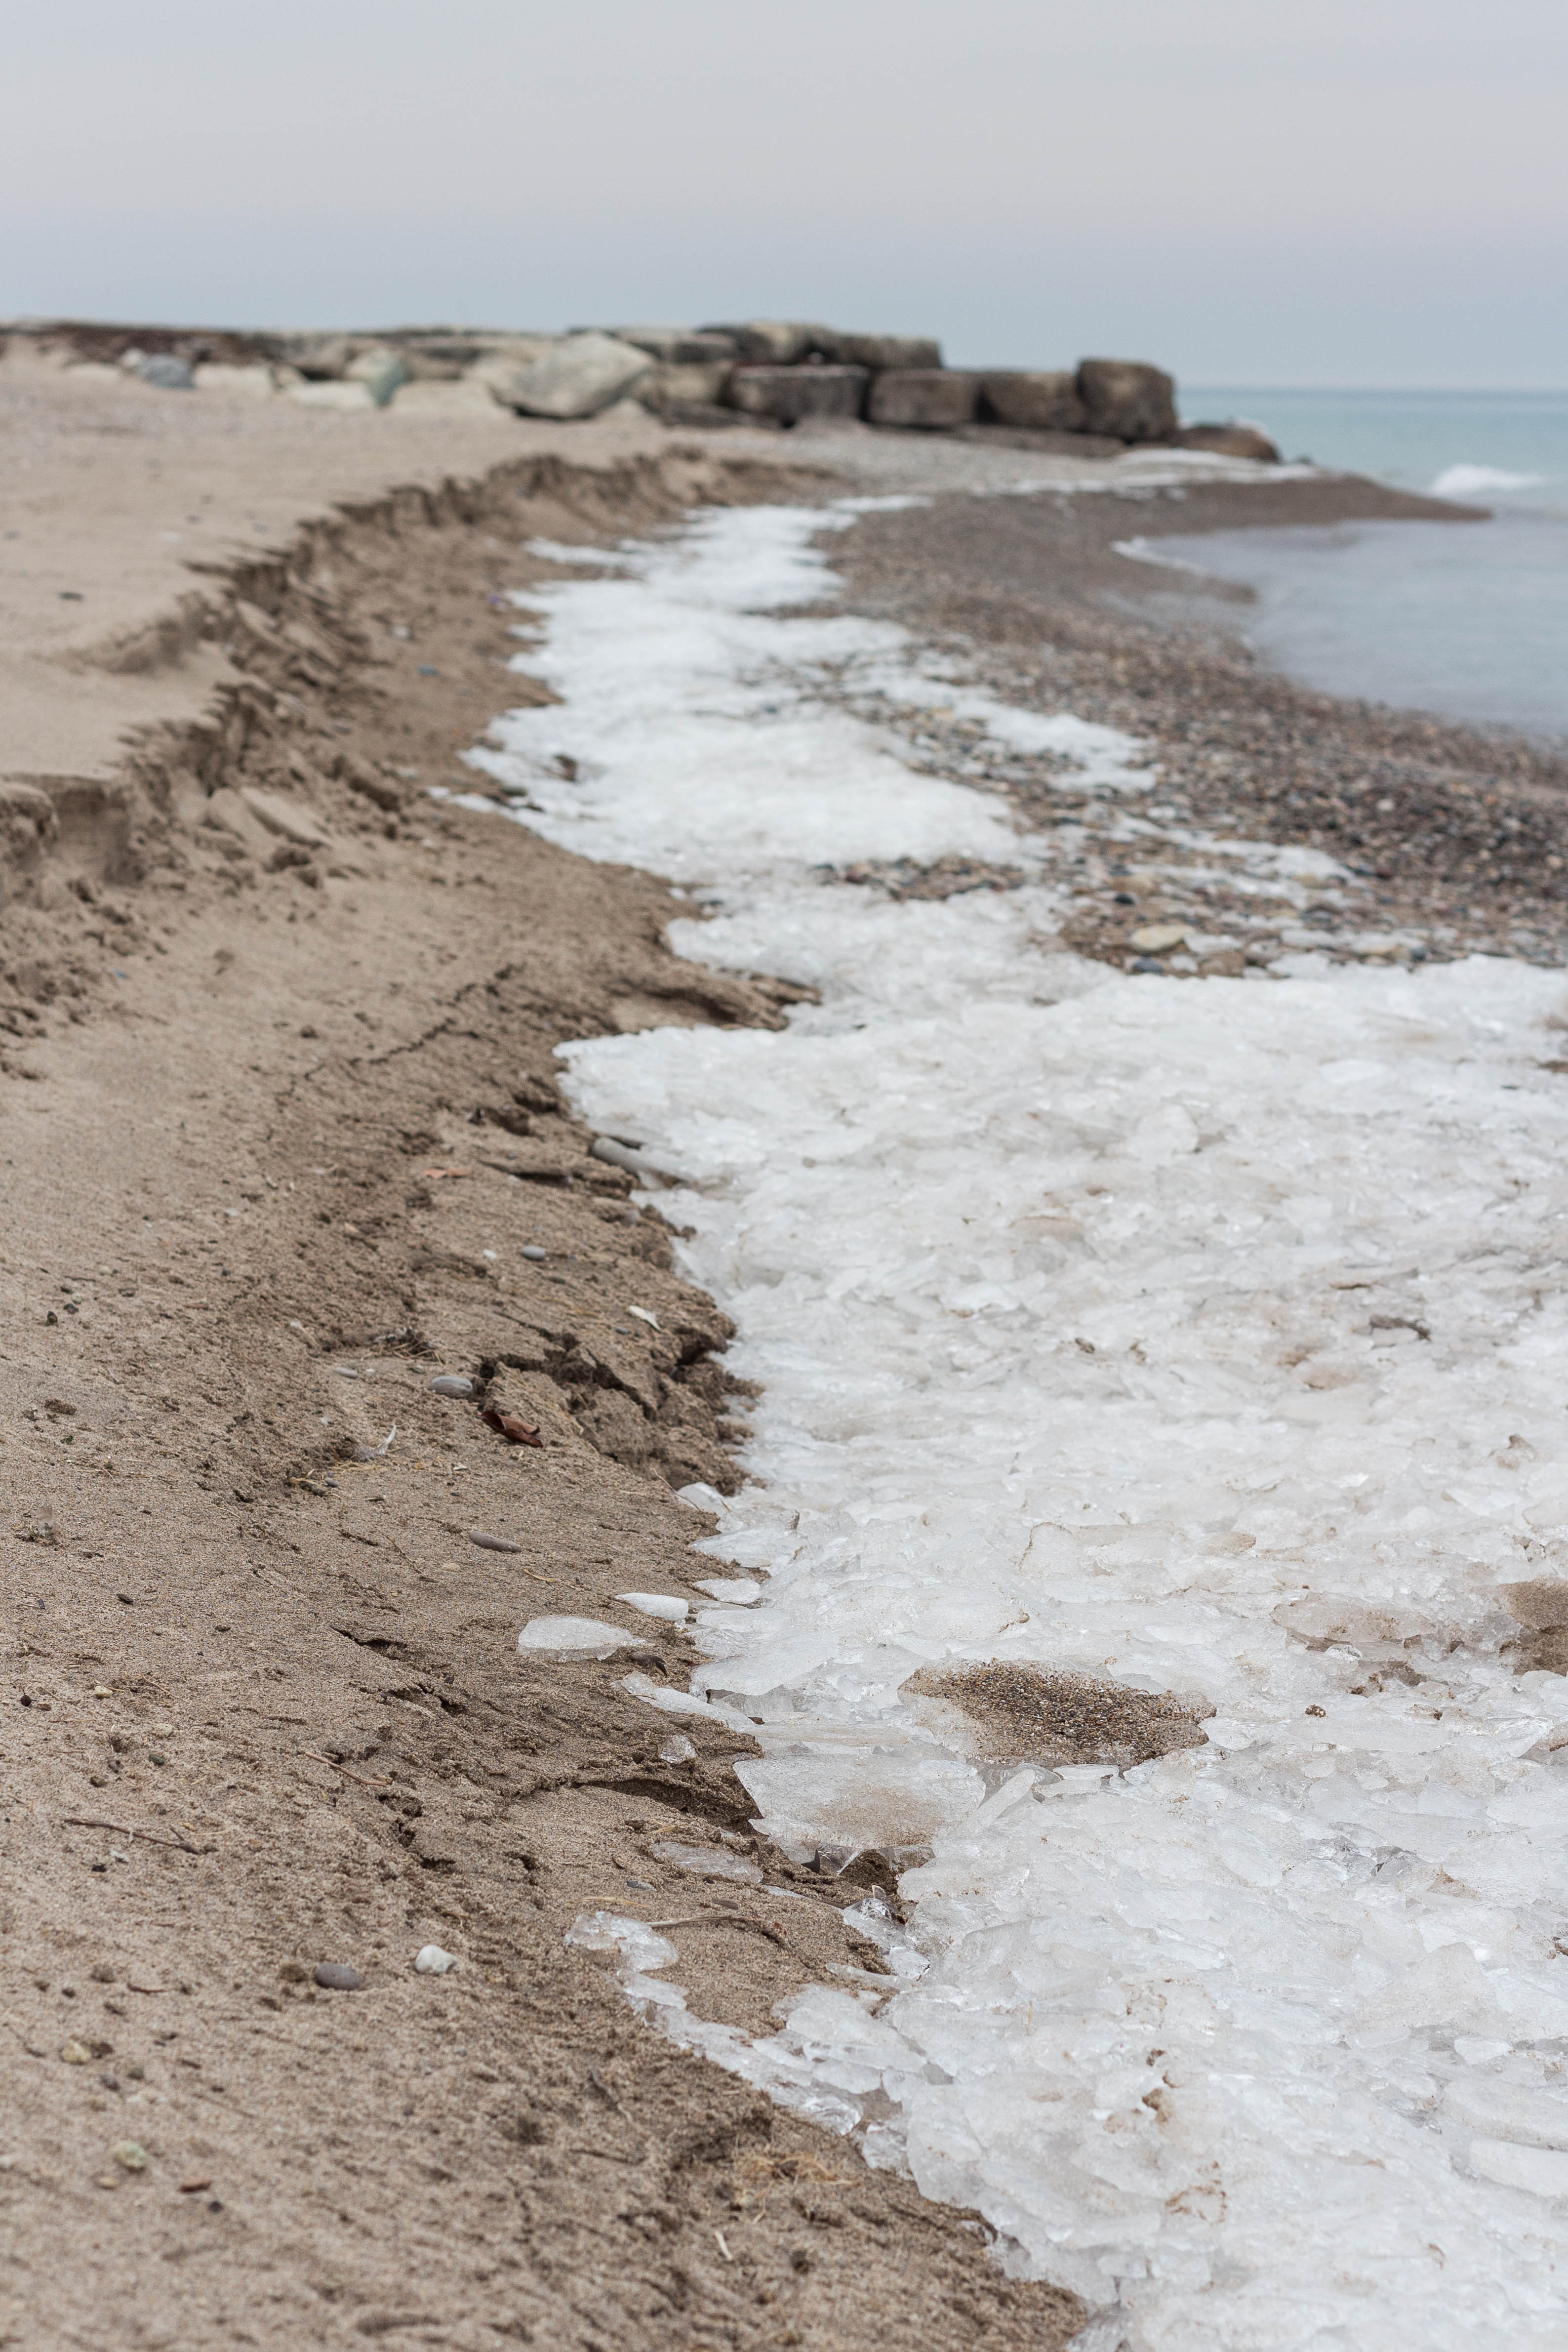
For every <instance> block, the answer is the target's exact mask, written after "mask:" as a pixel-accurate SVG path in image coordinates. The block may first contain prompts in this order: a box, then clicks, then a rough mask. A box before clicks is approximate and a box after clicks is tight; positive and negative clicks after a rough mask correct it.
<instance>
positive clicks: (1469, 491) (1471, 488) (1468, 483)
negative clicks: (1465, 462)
mask: <svg viewBox="0 0 1568 2352" xmlns="http://www.w3.org/2000/svg"><path fill="white" fill-rule="evenodd" d="M1546 478H1547V477H1546V476H1545V475H1544V474H1509V473H1505V472H1504V471H1503V469H1502V467H1500V466H1445V467H1444V468H1443V470H1442V472H1441V473H1440V474H1439V475H1438V477H1437V480H1436V481H1435V482H1434V483H1433V485H1432V491H1431V495H1432V496H1433V498H1435V499H1472V498H1475V497H1476V496H1477V495H1478V494H1481V493H1485V492H1486V491H1489V490H1534V489H1539V488H1540V487H1541V485H1542V482H1544V481H1545V480H1546Z"/></svg>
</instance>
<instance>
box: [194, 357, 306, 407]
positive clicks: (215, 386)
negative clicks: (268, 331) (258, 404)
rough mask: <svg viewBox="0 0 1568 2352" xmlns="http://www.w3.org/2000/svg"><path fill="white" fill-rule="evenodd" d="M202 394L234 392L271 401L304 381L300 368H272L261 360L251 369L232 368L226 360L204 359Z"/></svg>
mask: <svg viewBox="0 0 1568 2352" xmlns="http://www.w3.org/2000/svg"><path fill="white" fill-rule="evenodd" d="M195 373H196V390H197V391H198V392H233V393H238V394H241V395H242V396H243V397H244V398H246V399H247V400H270V399H271V398H272V396H273V394H274V393H278V392H287V391H288V390H289V388H290V387H291V386H292V385H294V384H297V383H303V382H304V378H303V377H302V376H301V375H300V373H299V372H298V369H297V368H290V367H280V366H268V365H267V362H266V361H265V360H257V361H256V362H254V363H253V364H251V365H250V366H247V367H232V366H230V365H229V364H228V362H226V361H224V360H204V362H202V364H201V365H200V366H199V367H198V368H197V370H196V372H195Z"/></svg>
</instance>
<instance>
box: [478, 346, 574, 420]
mask: <svg viewBox="0 0 1568 2352" xmlns="http://www.w3.org/2000/svg"><path fill="white" fill-rule="evenodd" d="M559 341H560V337H559V335H509V336H508V337H507V341H506V342H505V343H504V344H498V345H497V348H496V349H495V350H494V351H487V352H485V353H484V354H483V355H482V356H481V357H480V358H478V359H476V360H474V361H472V362H470V363H469V365H468V366H467V367H466V368H465V370H464V373H463V377H462V381H463V382H464V383H472V384H479V385H482V386H483V387H484V389H485V390H486V392H487V393H488V394H490V396H491V398H492V399H493V400H495V401H497V402H498V403H499V404H500V406H501V407H503V408H510V407H511V405H512V400H511V390H512V386H513V384H514V383H516V381H517V378H518V377H519V376H520V375H521V374H522V373H523V371H524V370H525V369H526V368H531V367H532V366H533V365H534V362H536V361H537V360H542V359H543V357H544V355H545V353H546V352H553V351H554V349H555V347H556V345H557V343H558V342H559Z"/></svg>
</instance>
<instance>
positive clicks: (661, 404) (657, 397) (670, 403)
mask: <svg viewBox="0 0 1568 2352" xmlns="http://www.w3.org/2000/svg"><path fill="white" fill-rule="evenodd" d="M730 373H731V369H730V362H728V361H727V360H719V361H717V362H713V361H709V362H706V364H704V365H702V366H693V365H685V364H682V363H680V362H675V363H673V364H672V365H670V366H668V367H656V368H654V369H653V372H652V373H651V374H650V375H648V376H647V377H645V378H644V380H643V383H640V384H639V385H638V387H637V397H638V399H639V400H640V401H641V402H642V403H643V406H644V407H645V408H653V409H659V410H664V409H675V408H680V409H686V408H692V407H697V408H716V407H717V406H718V404H719V403H720V402H721V401H722V400H723V398H724V394H725V387H726V385H727V383H728V382H729V379H730Z"/></svg>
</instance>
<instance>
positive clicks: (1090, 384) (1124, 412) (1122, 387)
mask: <svg viewBox="0 0 1568 2352" xmlns="http://www.w3.org/2000/svg"><path fill="white" fill-rule="evenodd" d="M1078 396H1079V398H1080V400H1082V403H1083V425H1084V429H1085V431H1086V432H1090V433H1110V434H1113V435H1114V436H1115V437H1116V439H1117V440H1118V441H1168V440H1169V439H1170V437H1171V436H1172V434H1173V433H1174V432H1175V431H1176V380H1175V378H1174V377H1172V376H1168V375H1166V373H1165V370H1164V369H1163V368H1157V367H1150V366H1149V365H1148V364H1147V362H1145V361H1143V360H1081V361H1080V362H1079V364H1078Z"/></svg>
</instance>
